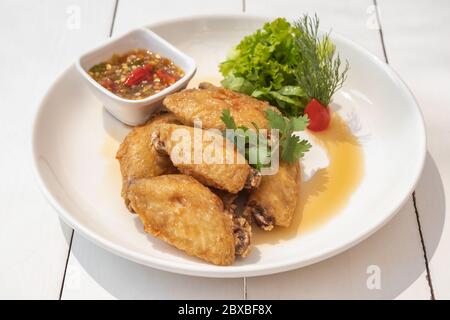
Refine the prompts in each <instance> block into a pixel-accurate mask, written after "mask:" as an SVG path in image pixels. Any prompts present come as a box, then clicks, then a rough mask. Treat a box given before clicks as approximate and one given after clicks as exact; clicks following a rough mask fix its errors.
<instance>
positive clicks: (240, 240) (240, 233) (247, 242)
mask: <svg viewBox="0 0 450 320" xmlns="http://www.w3.org/2000/svg"><path fill="white" fill-rule="evenodd" d="M210 190H211V191H212V192H214V193H215V194H216V195H217V196H218V197H219V198H220V199H221V200H222V202H223V205H224V207H225V209H226V210H227V211H228V212H229V215H230V217H231V219H232V220H233V233H234V244H235V245H234V250H235V253H236V255H237V256H242V257H246V256H247V255H248V254H249V253H250V248H251V243H252V226H251V225H250V223H249V221H248V220H247V218H246V217H244V216H243V215H242V214H240V213H239V212H238V206H237V204H236V202H237V201H236V200H237V198H238V194H235V193H229V192H227V191H224V190H220V189H215V188H210Z"/></svg>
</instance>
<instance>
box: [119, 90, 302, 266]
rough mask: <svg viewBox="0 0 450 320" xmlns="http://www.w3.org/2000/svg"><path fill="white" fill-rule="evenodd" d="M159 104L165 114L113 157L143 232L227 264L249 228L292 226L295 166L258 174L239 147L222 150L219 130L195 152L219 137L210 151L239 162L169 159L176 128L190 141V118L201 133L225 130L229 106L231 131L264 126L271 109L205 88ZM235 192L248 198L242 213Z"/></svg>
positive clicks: (247, 238) (247, 245)
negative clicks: (224, 116) (233, 125)
mask: <svg viewBox="0 0 450 320" xmlns="http://www.w3.org/2000/svg"><path fill="white" fill-rule="evenodd" d="M164 106H165V108H166V109H167V111H162V112H158V113H157V114H155V115H153V116H152V117H151V119H150V120H149V121H148V122H147V123H146V124H145V125H143V126H138V127H135V128H133V129H132V131H131V132H130V133H129V134H128V135H127V137H126V138H125V139H124V141H123V142H122V144H121V145H120V148H119V150H118V152H117V156H116V158H117V159H118V160H119V163H120V170H121V173H122V197H123V199H124V201H125V204H126V206H127V208H128V210H129V211H130V212H132V213H137V214H138V215H139V218H140V220H141V221H142V223H143V225H144V230H145V231H146V232H148V233H150V234H152V235H153V236H155V237H158V238H159V239H161V240H163V241H165V242H167V243H169V244H171V245H173V246H175V247H177V248H178V249H180V250H183V251H184V252H186V253H187V254H189V255H191V256H195V257H198V258H201V259H203V260H205V261H208V262H210V263H213V264H216V265H231V264H233V262H234V261H235V258H236V256H240V257H246V256H247V255H248V254H249V253H250V251H251V244H252V228H251V226H252V225H256V226H257V227H259V228H262V229H264V230H266V231H270V230H272V229H273V228H274V226H281V227H288V226H289V225H290V224H291V221H292V218H293V216H294V212H295V208H296V206H297V199H298V192H299V188H300V165H299V163H298V161H297V162H296V163H293V164H291V163H286V162H283V161H281V162H280V165H279V169H278V171H277V172H276V173H275V174H273V175H267V176H261V174H260V173H259V172H258V171H257V170H256V169H254V168H253V167H251V166H250V165H249V164H248V163H247V162H246V160H245V157H244V156H243V155H241V154H240V153H239V152H238V151H237V148H234V147H232V148H226V147H225V146H227V144H229V143H232V142H230V141H229V140H228V139H226V138H225V137H224V136H223V135H221V134H220V132H219V133H217V134H216V135H217V136H213V137H212V138H213V139H208V141H207V142H204V141H201V143H203V144H205V145H204V146H203V148H202V149H201V150H208V148H209V150H210V149H211V144H213V143H214V141H221V139H222V140H223V143H221V144H218V145H217V146H215V145H213V146H212V147H213V148H223V150H221V154H223V157H224V158H227V157H231V158H232V159H235V160H237V161H234V162H232V163H228V162H226V161H224V162H223V163H208V162H204V161H201V162H195V161H192V162H190V161H184V162H180V161H178V159H175V157H174V154H175V152H174V151H175V149H176V148H177V145H176V143H175V142H174V141H173V139H172V137H173V135H174V132H177V130H180V129H182V132H184V133H185V134H186V135H189V136H190V138H192V140H193V139H194V135H195V130H194V125H195V121H198V120H199V121H201V124H202V130H206V129H218V130H220V131H223V130H224V129H225V126H224V123H223V122H222V120H221V115H222V111H223V110H224V109H229V110H230V112H231V115H232V116H233V118H234V119H235V122H236V125H237V126H240V125H243V126H248V127H250V126H252V125H254V124H256V126H257V127H258V128H263V129H269V128H268V122H267V119H266V117H265V110H266V109H267V108H272V109H273V110H276V108H274V107H272V106H270V105H268V104H267V103H265V102H262V101H260V100H257V99H255V98H252V97H250V96H247V95H244V94H240V93H236V92H233V91H231V90H228V89H224V88H221V87H216V86H213V85H211V84H209V83H202V84H200V86H199V88H198V89H186V90H183V91H180V92H178V93H175V94H173V95H170V96H168V97H166V98H165V100H164ZM209 134H210V135H214V133H209ZM211 141H213V142H211ZM219 145H220V146H219ZM193 147H194V146H193ZM193 153H194V150H192V153H190V154H193ZM177 155H178V156H181V157H183V155H182V154H181V155H180V154H179V152H178V154H177ZM240 195H242V196H244V197H246V199H247V200H246V202H245V204H244V208H243V209H242V210H238V208H237V205H236V204H235V201H236V199H237V198H238V196H240Z"/></svg>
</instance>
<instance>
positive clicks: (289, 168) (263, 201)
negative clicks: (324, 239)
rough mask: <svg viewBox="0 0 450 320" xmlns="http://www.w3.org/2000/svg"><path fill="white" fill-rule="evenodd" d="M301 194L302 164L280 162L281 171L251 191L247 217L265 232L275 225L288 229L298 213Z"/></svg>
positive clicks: (263, 178)
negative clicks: (296, 212)
mask: <svg viewBox="0 0 450 320" xmlns="http://www.w3.org/2000/svg"><path fill="white" fill-rule="evenodd" d="M299 192H300V163H299V162H295V163H293V164H290V163H287V162H284V161H281V162H280V167H279V169H278V172H277V173H276V174H274V175H271V176H263V177H262V180H261V184H260V186H259V188H258V189H256V190H254V191H252V193H251V194H250V197H249V199H248V202H247V205H246V208H245V210H244V215H245V216H246V217H249V218H250V219H251V220H253V222H254V223H255V224H256V225H257V226H259V227H260V228H262V229H264V230H266V231H269V230H271V229H272V228H273V227H274V226H275V225H276V226H282V227H288V226H289V225H290V224H291V222H292V218H293V216H294V213H295V209H296V206H297V202H298V194H299Z"/></svg>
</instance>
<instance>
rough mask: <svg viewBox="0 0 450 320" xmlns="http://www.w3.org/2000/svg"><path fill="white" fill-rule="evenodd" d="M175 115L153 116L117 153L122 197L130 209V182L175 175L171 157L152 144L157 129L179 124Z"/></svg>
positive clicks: (128, 137) (132, 134)
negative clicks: (151, 138)
mask: <svg viewBox="0 0 450 320" xmlns="http://www.w3.org/2000/svg"><path fill="white" fill-rule="evenodd" d="M177 122H178V121H177V120H176V118H175V115H173V114H171V113H161V114H157V115H155V116H153V117H152V118H151V119H150V120H149V121H148V122H147V123H146V124H145V125H142V126H137V127H134V128H133V130H131V132H130V133H129V134H128V135H127V136H126V138H125V139H124V141H123V142H122V144H121V145H120V147H119V150H118V151H117V155H116V159H117V160H119V163H120V171H121V173H122V197H123V198H124V200H125V204H126V205H127V207H128V203H129V201H128V200H127V198H126V189H127V185H128V183H129V181H131V180H133V179H139V178H151V177H154V176H158V175H162V174H165V173H174V172H176V168H175V167H174V166H173V165H172V162H171V161H170V159H169V157H168V156H167V155H163V154H161V153H159V152H157V151H156V150H155V149H154V148H153V147H152V145H151V143H150V137H151V134H152V132H153V131H154V130H155V128H156V127H157V126H158V125H160V124H162V123H177Z"/></svg>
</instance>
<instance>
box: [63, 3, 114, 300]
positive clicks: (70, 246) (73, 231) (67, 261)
mask: <svg viewBox="0 0 450 320" xmlns="http://www.w3.org/2000/svg"><path fill="white" fill-rule="evenodd" d="M118 6H119V0H115V2H114V10H113V15H112V19H111V27H110V28H109V35H108V36H109V37H111V36H112V34H113V31H114V23H115V21H116V14H117V7H118ZM74 234H75V230H74V229H72V233H71V235H70V242H69V249H68V250H67V257H66V265H65V267H64V274H63V279H62V282H61V288H60V290H59V297H58V300H61V299H62V295H63V292H64V284H65V281H66V274H67V267H68V265H69V259H70V252H71V251H72V243H73V237H74Z"/></svg>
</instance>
